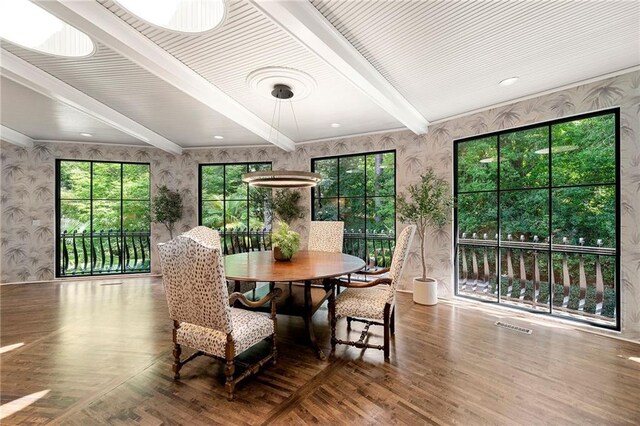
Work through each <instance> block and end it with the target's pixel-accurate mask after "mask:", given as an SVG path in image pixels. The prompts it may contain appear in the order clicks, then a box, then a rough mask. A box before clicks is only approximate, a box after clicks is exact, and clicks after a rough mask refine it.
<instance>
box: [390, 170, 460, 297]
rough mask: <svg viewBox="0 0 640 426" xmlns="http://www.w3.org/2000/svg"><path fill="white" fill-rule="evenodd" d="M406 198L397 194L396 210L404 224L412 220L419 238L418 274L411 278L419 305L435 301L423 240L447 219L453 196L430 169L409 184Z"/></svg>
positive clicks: (433, 285) (444, 183)
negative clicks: (419, 265)
mask: <svg viewBox="0 0 640 426" xmlns="http://www.w3.org/2000/svg"><path fill="white" fill-rule="evenodd" d="M407 193H408V199H407V198H405V196H402V195H401V196H399V197H398V213H399V214H400V220H401V221H402V222H405V223H415V224H416V227H417V231H418V232H417V233H418V236H419V237H420V260H421V261H422V275H421V276H420V277H416V278H414V279H413V301H414V302H416V303H419V304H422V305H435V304H436V303H438V281H437V280H436V279H435V278H431V277H427V262H426V254H425V241H426V238H427V229H429V228H430V227H431V228H435V229H441V228H442V227H444V226H445V225H446V224H447V223H449V221H450V213H451V209H452V208H453V205H454V200H453V197H452V196H451V192H450V190H449V184H448V183H447V181H446V180H444V179H440V178H438V177H436V175H435V174H434V172H433V170H432V169H428V170H427V171H426V172H425V173H424V174H423V175H421V176H420V182H419V183H416V184H413V185H409V187H408V188H407Z"/></svg>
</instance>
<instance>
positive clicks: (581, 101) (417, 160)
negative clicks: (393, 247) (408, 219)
mask: <svg viewBox="0 0 640 426" xmlns="http://www.w3.org/2000/svg"><path fill="white" fill-rule="evenodd" d="M615 106H620V107H621V126H622V128H621V150H622V153H621V167H622V170H621V175H622V191H621V192H622V205H621V216H622V225H621V226H622V240H621V246H622V253H621V256H622V262H621V263H622V271H621V274H622V276H621V278H622V281H621V287H622V306H621V309H622V321H623V322H622V324H623V334H624V335H625V336H626V337H629V338H634V339H640V141H639V137H638V136H639V134H640V124H639V122H640V120H639V117H640V72H633V73H629V74H625V75H621V76H618V77H614V78H610V79H606V80H602V81H599V82H596V83H591V84H587V85H583V86H579V87H575V88H572V89H569V90H564V91H560V92H556V93H552V94H549V95H545V96H540V97H537V98H533V99H530V100H526V101H522V102H518V103H514V104H511V105H507V106H503V107H499V108H495V109H491V110H487V111H483V112H480V113H477V114H473V115H468V116H465V117H462V118H459V119H455V120H450V121H447V122H444V123H440V124H435V125H432V126H431V127H430V129H429V133H428V134H427V135H424V136H416V135H414V134H413V133H411V132H409V131H404V132H393V133H385V134H376V135H369V136H359V137H353V138H345V139H336V140H332V141H327V142H320V143H312V144H303V145H299V146H298V147H297V149H296V150H295V152H291V153H289V152H283V151H281V150H280V149H278V148H275V147H273V148H272V147H259V148H230V149H221V148H216V149H198V150H189V151H185V153H184V154H183V155H182V156H175V155H172V154H168V153H165V152H163V151H160V150H158V149H155V148H135V147H118V146H109V145H96V144H63V143H60V144H52V143H42V144H36V145H35V146H34V147H33V148H32V149H23V148H20V147H17V146H14V145H10V144H7V143H5V142H2V145H1V154H0V156H1V168H2V181H1V186H2V188H1V195H0V196H1V199H0V203H1V221H0V223H1V227H2V228H1V236H0V238H1V239H0V244H1V254H2V264H1V271H0V272H1V280H2V282H16V281H33V280H49V279H52V278H53V275H54V270H55V269H54V243H53V241H54V240H53V233H54V229H55V227H54V193H55V191H54V188H55V176H54V168H55V164H54V160H55V159H56V158H64V159H92V160H117V161H142V162H149V163H150V164H151V173H152V178H151V180H152V189H153V191H155V187H156V185H161V184H166V185H167V186H169V187H170V188H177V189H179V190H180V191H181V192H182V193H183V195H184V199H185V203H184V204H185V212H184V216H183V219H182V221H181V222H180V223H179V224H178V226H177V228H178V229H179V230H187V229H190V228H191V227H193V226H195V225H196V224H197V212H198V206H197V197H198V194H197V191H198V184H197V181H198V179H197V173H198V167H197V165H198V163H213V162H240V161H242V162H245V161H273V168H274V169H284V168H292V169H298V170H309V168H310V159H311V158H313V157H322V156H328V155H341V154H350V153H360V152H366V151H375V150H388V149H395V150H396V153H397V154H396V155H397V157H396V161H397V165H398V170H397V191H398V192H399V193H401V192H404V190H405V188H406V187H407V185H409V184H411V183H414V182H416V181H417V180H418V179H419V174H420V171H421V170H423V169H424V168H425V167H432V168H433V169H434V170H435V171H436V173H437V174H438V175H439V176H441V177H443V178H446V179H448V180H449V181H450V182H451V181H452V167H453V162H452V146H453V144H452V141H453V140H454V139H458V138H462V137H468V136H474V135H479V134H482V133H487V132H493V131H497V130H502V129H507V128H511V127H518V126H522V125H526V124H532V123H538V122H541V121H546V120H551V119H555V118H559V117H565V116H570V115H574V114H580V113H584V112H589V111H594V110H598V109H604V108H609V107H615ZM303 202H304V203H305V205H306V206H307V209H308V212H309V211H310V192H309V191H305V198H304V200H303ZM308 214H309V213H308ZM33 220H39V221H40V225H38V226H33V225H32V223H33ZM308 220H309V218H308V217H307V218H305V219H303V220H300V221H298V223H295V224H294V227H296V228H297V230H298V231H300V232H301V234H302V237H303V240H304V241H306V236H307V232H308V229H307V226H306V222H308ZM401 229H402V224H399V226H398V229H397V231H398V232H399V231H400V230H401ZM451 234H452V230H451V228H450V227H448V228H447V229H444V230H441V231H438V232H435V231H433V232H431V233H430V235H429V236H428V243H427V251H428V267H429V270H430V273H429V274H430V275H431V276H433V277H435V278H437V279H438V280H439V281H440V295H441V296H442V297H450V296H451V295H452V294H453V287H452V277H451V275H452V272H453V268H452V266H453V264H452V253H453V248H452V244H451ZM167 239H168V233H167V231H166V229H165V228H164V226H161V225H154V226H153V227H152V245H153V246H155V244H156V243H158V242H161V241H165V240H167ZM417 240H418V239H417V238H416V240H415V241H414V247H413V248H412V250H411V253H410V255H409V258H408V263H407V269H408V271H407V272H406V273H405V274H404V277H403V281H402V283H401V285H400V288H402V289H406V290H411V286H412V284H411V279H412V277H414V276H417V275H419V263H420V261H419V252H418V242H417ZM304 241H303V244H305V243H304ZM152 259H153V261H152V271H153V272H158V271H159V264H158V256H157V252H154V253H152Z"/></svg>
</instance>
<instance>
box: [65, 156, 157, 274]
mask: <svg viewBox="0 0 640 426" xmlns="http://www.w3.org/2000/svg"><path fill="white" fill-rule="evenodd" d="M56 176H57V186H56V202H57V206H56V207H57V208H56V211H57V224H56V229H57V240H58V241H57V245H56V246H57V266H56V275H57V276H59V277H60V276H70V275H101V274H114V273H133V272H149V270H150V264H151V263H150V260H151V259H150V250H149V244H150V242H149V232H150V217H149V209H150V198H149V188H150V180H149V164H141V163H115V162H103V161H77V160H57V161H56Z"/></svg>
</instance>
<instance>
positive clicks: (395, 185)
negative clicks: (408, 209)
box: [310, 149, 398, 247]
mask: <svg viewBox="0 0 640 426" xmlns="http://www.w3.org/2000/svg"><path fill="white" fill-rule="evenodd" d="M379 154H393V195H385V196H382V197H385V198H393V237H394V238H395V236H396V230H397V226H398V223H397V222H398V220H397V208H398V206H397V199H396V197H397V195H398V175H397V171H398V167H397V166H398V156H397V153H396V150H395V149H388V150H383V151H366V152H358V153H353V154H343V155H332V156H326V157H312V158H311V160H310V161H311V166H310V167H311V169H310V170H311V171H312V172H314V173H315V165H316V161H325V160H337V162H336V168H337V170H336V171H337V182H336V193H337V194H338V195H336V196H335V197H327V198H336V199H337V200H338V210H337V220H340V201H339V200H340V199H341V198H362V199H364V217H365V229H364V230H363V232H364V235H365V247H368V243H369V240H368V238H367V236H368V232H367V228H366V217H367V200H368V199H369V198H375V197H367V167H366V164H367V157H368V156H373V155H379ZM354 157H363V159H364V164H365V167H364V183H365V184H364V186H363V187H364V195H363V196H361V197H360V196H358V197H354V196H346V197H345V196H341V195H340V159H342V158H354ZM321 198H324V197H321ZM315 205H316V191H315V188H311V220H316V219H315V217H316V209H315ZM346 231H347V228H346V227H345V232H346Z"/></svg>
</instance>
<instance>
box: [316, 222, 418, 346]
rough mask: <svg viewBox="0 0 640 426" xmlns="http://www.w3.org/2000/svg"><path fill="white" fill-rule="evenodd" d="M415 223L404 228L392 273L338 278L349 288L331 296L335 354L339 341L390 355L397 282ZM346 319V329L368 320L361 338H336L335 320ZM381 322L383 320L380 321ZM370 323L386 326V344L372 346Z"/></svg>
mask: <svg viewBox="0 0 640 426" xmlns="http://www.w3.org/2000/svg"><path fill="white" fill-rule="evenodd" d="M415 232H416V226H415V225H410V226H407V227H406V228H405V229H403V230H402V232H401V233H400V235H399V236H398V239H397V242H396V249H395V252H394V255H393V260H392V262H391V268H390V270H389V275H388V276H387V277H385V278H378V279H376V280H374V281H371V282H351V281H342V280H341V281H339V282H338V284H339V285H340V286H344V287H347V289H346V290H344V291H342V292H341V293H340V294H339V295H338V296H335V294H334V295H332V296H331V297H330V299H329V317H330V321H331V352H332V353H335V348H336V345H337V344H341V345H350V346H355V347H357V348H373V349H382V350H383V351H384V358H385V359H387V358H389V348H390V344H389V340H390V335H391V334H393V333H394V332H395V300H396V288H397V286H398V281H399V280H400V277H401V276H402V270H403V268H404V264H405V261H406V259H407V253H408V251H409V247H411V241H412V240H413V236H414V235H415ZM343 317H346V318H347V329H351V322H352V321H358V322H363V323H365V324H366V325H365V329H364V331H363V333H362V334H361V336H360V340H358V341H347V340H340V339H337V338H336V322H337V320H338V318H343ZM380 321H382V322H380ZM371 325H381V326H383V327H384V345H383V346H380V345H371V344H368V343H365V342H366V335H367V332H368V331H369V327H370V326H371Z"/></svg>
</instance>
